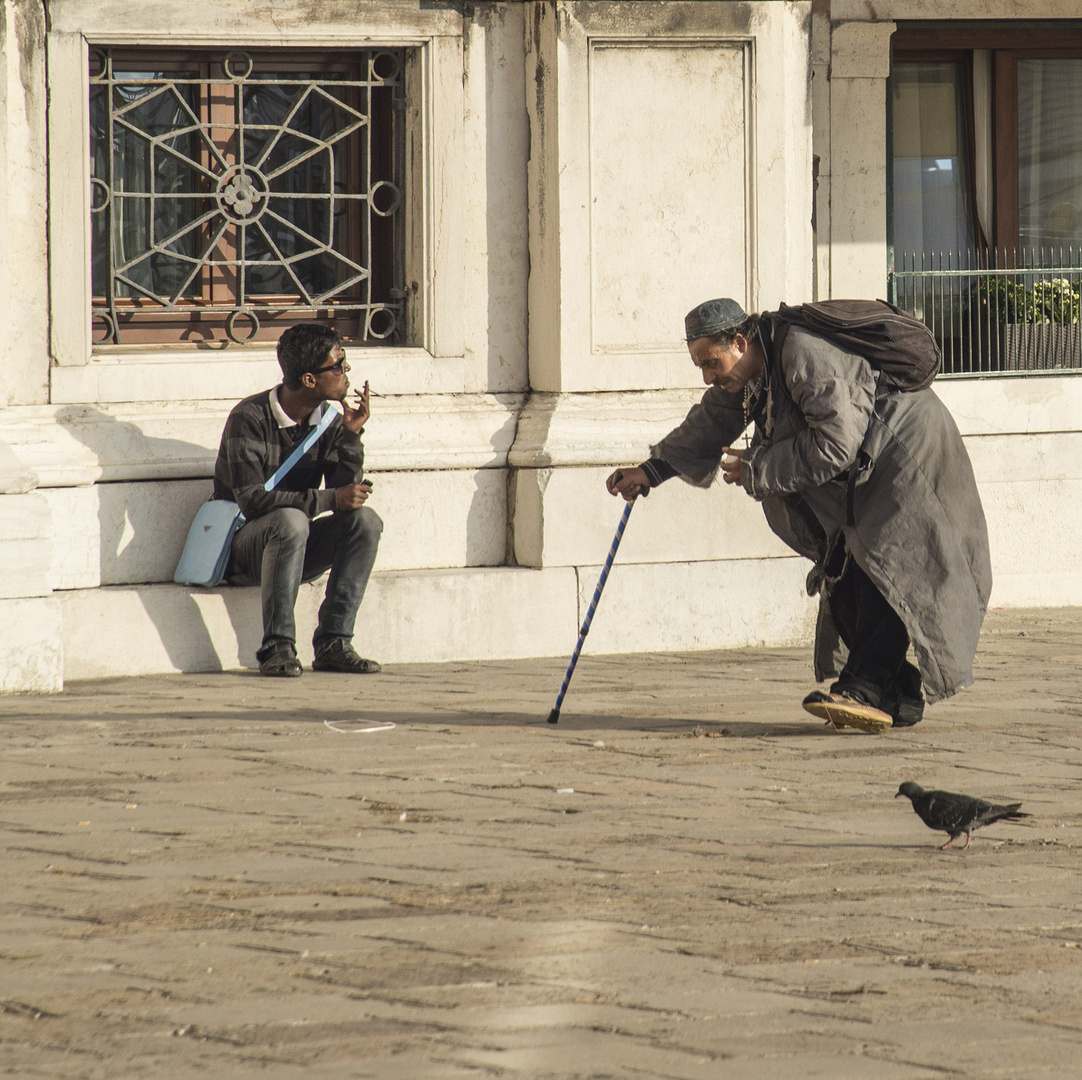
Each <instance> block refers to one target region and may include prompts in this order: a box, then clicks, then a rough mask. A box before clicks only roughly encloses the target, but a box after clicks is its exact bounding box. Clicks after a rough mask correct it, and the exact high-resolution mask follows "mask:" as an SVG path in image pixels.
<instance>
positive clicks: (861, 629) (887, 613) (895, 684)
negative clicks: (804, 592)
mask: <svg viewBox="0 0 1082 1080" xmlns="http://www.w3.org/2000/svg"><path fill="white" fill-rule="evenodd" d="M828 602H829V604H830V615H831V618H832V619H833V620H834V625H835V626H836V627H837V629H838V633H839V634H840V635H841V639H842V641H844V642H845V645H846V647H847V648H848V649H849V659H848V660H847V661H846V663H845V667H844V668H842V673H841V675H840V676H839V677H838V681H837V682H836V683H835V684H834V687H832V689H834V688H837V689H838V690H846V689H853V690H857V691H859V692H860V693H861V694H862V695H863V696H864V697H865V698H867V699H868V701H869V702H870V703H871V704H872V705H876V706H879V705H880V704H881V703H882V702H883V700H884V698H890V697H891V696H892V695H894V696H896V695H898V694H901V695H903V696H905V697H908V698H914V699H919V698H920V697H921V680H920V672H919V671H918V670H917V668H916V667H914V666H913V665H912V664H911V663H909V661H908V660H906V658H905V655H906V651H907V650H908V648H909V632H908V631H907V630H906V628H905V624H904V623H903V622H902V620H901V619H900V618H899V617H898V615H897V613H896V612H895V611H894V609H893V608H892V607H891V606H890V604H888V603H887V601H886V600H885V599H884V598H883V594H882V593H881V592H880V591H879V590H878V589H877V588H876V587H875V584H874V583H873V582H872V580H871V578H869V577H868V575H867V574H866V573H864V571H863V570H861V568H860V567H859V566H857V563H856V560H855V559H852V558H851V559H849V561H848V564H847V565H846V568H845V572H844V573H843V574H842V577H841V579H840V580H839V581H837V582H835V583H834V585H833V587H832V588H831V591H830V596H829V601H828Z"/></svg>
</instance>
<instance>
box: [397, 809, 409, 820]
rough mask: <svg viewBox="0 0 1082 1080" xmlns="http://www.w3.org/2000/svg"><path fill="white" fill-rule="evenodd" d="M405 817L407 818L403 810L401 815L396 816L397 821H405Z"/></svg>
mask: <svg viewBox="0 0 1082 1080" xmlns="http://www.w3.org/2000/svg"><path fill="white" fill-rule="evenodd" d="M407 816H408V813H407V811H405V810H403V811H402V813H401V814H399V815H398V820H399V821H405V820H406V818H407Z"/></svg>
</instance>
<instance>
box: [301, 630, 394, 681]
mask: <svg viewBox="0 0 1082 1080" xmlns="http://www.w3.org/2000/svg"><path fill="white" fill-rule="evenodd" d="M312 670H313V671H344V672H345V673H346V674H347V675H375V674H376V672H377V671H382V670H383V668H381V667H380V666H379V664H377V663H376V661H375V660H365V658H364V657H363V656H358V655H357V651H356V650H355V649H354V648H353V646H352V645H350V643H349V642H348V641H343V640H342V639H341V638H336V639H335V640H334V641H332V642H331V643H330V645H328V646H327V647H326V648H325V649H324V650H323V651H322V652H320V653H319V654H318V655H317V656H316V658H315V660H313V661H312Z"/></svg>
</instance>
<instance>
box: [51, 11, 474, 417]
mask: <svg viewBox="0 0 1082 1080" xmlns="http://www.w3.org/2000/svg"><path fill="white" fill-rule="evenodd" d="M152 9H153V5H148V4H146V3H144V2H142V0H118V2H116V3H113V4H110V5H100V4H98V3H97V2H96V0H57V2H56V4H55V10H54V11H53V18H52V29H51V30H50V31H49V32H48V33H47V35H46V80H47V86H48V94H49V108H48V113H47V131H48V139H49V147H50V153H49V160H48V192H49V209H50V213H49V222H48V248H49V292H50V296H49V317H50V354H51V363H50V367H51V371H50V400H51V401H52V402H53V403H54V404H73V403H77V404H83V403H94V402H103V403H109V402H131V401H146V402H158V401H173V400H190V399H204V398H215V399H222V400H226V399H230V398H232V399H234V400H235V399H236V398H237V397H240V396H244V395H245V394H248V393H252V392H253V391H254V390H255V389H258V388H259V387H260V386H261V385H266V384H267V383H268V382H271V381H273V380H274V379H275V378H277V377H278V375H279V373H278V371H277V363H276V362H275V356H274V349H273V345H272V344H269V343H266V342H255V343H251V344H247V345H232V344H231V345H230V346H229V348H228V349H225V350H223V349H222V348H221V346H220V345H217V346H210V345H200V344H187V345H183V346H176V345H113V346H94V345H93V344H92V328H91V320H90V312H91V274H90V258H91V243H90V239H91V238H90V205H91V202H90V200H91V190H90V187H91V185H90V158H89V152H88V148H89V145H90V143H89V107H88V104H89V103H88V88H89V54H90V49H91V48H93V47H95V46H102V45H109V46H113V47H118V48H119V47H135V48H140V47H146V48H151V47H161V48H175V47H178V46H185V45H191V46H193V47H220V48H229V47H237V46H240V47H242V48H251V49H253V50H257V49H261V48H273V47H288V48H291V49H298V50H301V49H320V50H322V49H328V50H340V49H342V48H357V49H371V48H378V47H381V46H386V47H388V48H394V49H405V50H406V65H405V79H406V98H407V107H406V117H405V121H406V148H405V157H406V162H407V173H406V179H405V187H406V189H407V190H406V205H407V211H408V212H407V215H406V219H405V242H404V245H403V246H404V260H405V275H404V278H405V284H406V288H408V289H409V290H410V292H411V294H412V297H413V302H411V303H409V304H408V305H407V311H408V319H407V325H406V326H405V328H404V333H405V335H406V341H407V342H409V344H406V345H389V346H380V347H378V348H372V349H366V350H365V355H366V361H365V365H366V371H367V372H368V373H369V377H370V378H372V380H373V382H374V383H378V385H380V387H381V389H383V390H384V391H385V392H388V393H404V392H409V391H414V392H417V391H420V392H425V393H460V392H463V390H464V389H465V386H466V384H467V376H466V364H465V357H464V351H465V350H464V310H465V308H466V303H465V282H464V275H463V274H462V265H463V251H464V230H463V225H462V221H461V215H460V214H458V213H456V212H455V210H456V208H457V207H458V206H459V205H460V202H461V187H462V172H463V164H462V163H463V144H464V136H463V49H462V36H463V30H462V16H461V13H460V12H457V11H454V10H451V9H443V8H433V9H425V10H417V9H412V8H407V7H406V6H396V7H394V8H392V9H390V10H389V11H388V10H386V9H384V8H383V7H382V5H381V6H380V10H377V8H376V6H375V5H373V6H372V7H371V8H370V9H367V8H366V9H363V10H361V11H359V12H358V11H356V10H352V9H351V13H350V18H349V20H348V21H347V20H346V19H345V16H341V17H336V16H335V12H334V11H333V10H331V11H329V13H328V14H327V16H326V17H324V18H323V19H322V20H320V19H318V18H313V16H312V14H311V9H310V6H309V5H307V4H301V3H296V2H293V0H282V2H281V3H280V4H279V5H278V6H277V7H276V15H277V18H276V20H275V22H274V23H270V22H269V21H268V20H266V19H264V18H260V17H258V14H257V13H248V12H240V11H238V10H236V9H233V8H230V7H229V6H227V5H222V6H219V7H217V8H212V9H209V10H208V9H205V8H197V7H196V6H195V5H191V6H190V8H186V9H184V10H183V11H180V12H178V13H177V17H176V18H175V19H174V20H172V23H171V25H170V26H169V27H168V29H163V27H162V25H161V21H160V18H159V17H158V16H157V15H156V14H155V12H154V11H153V10H152ZM435 192H439V193H440V197H439V198H436V197H434V194H433V193H435ZM211 362H212V363H213V364H214V365H215V367H214V373H213V375H211V374H210V372H209V371H208V368H207V365H208V363H211Z"/></svg>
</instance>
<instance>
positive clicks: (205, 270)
mask: <svg viewBox="0 0 1082 1080" xmlns="http://www.w3.org/2000/svg"><path fill="white" fill-rule="evenodd" d="M381 52H383V50H382V49H380V48H376V49H367V50H335V51H334V52H333V53H332V52H331V51H330V50H312V49H303V50H297V49H274V50H267V49H252V50H238V49H236V48H235V47H234V48H230V49H221V48H219V49H213V50H210V49H193V48H190V47H172V48H166V49H162V48H160V47H153V48H144V49H131V48H125V47H121V48H112V47H110V48H109V53H110V54H111V58H112V61H113V65H114V69H115V70H117V71H120V72H125V71H139V72H154V73H156V74H159V73H160V74H162V75H164V76H165V77H168V76H169V75H170V74H175V75H176V76H177V77H178V78H180V79H181V81H182V83H183V84H184V85H187V86H190V87H191V88H192V90H193V91H194V93H193V95H192V96H193V98H194V102H193V106H194V109H195V112H196V114H197V115H198V117H199V121H200V123H202V124H206V125H208V132H209V133H210V134H211V135H217V136H218V137H216V138H215V142H216V143H220V136H221V135H222V133H224V132H228V140H227V142H228V143H233V142H235V140H236V137H237V117H236V108H235V102H234V101H228V100H223V99H228V98H230V97H232V93H231V91H229V83H228V82H227V81H225V76H224V75H223V71H222V70H220V69H221V67H222V65H223V64H225V63H229V62H230V61H232V63H233V64H243V63H244V62H245V61H247V62H248V63H249V66H252V65H254V66H255V68H256V71H257V72H259V69H260V68H261V67H266V68H267V70H268V71H269V72H273V73H274V74H275V75H277V76H284V77H286V78H288V77H290V76H298V77H302V78H303V77H305V76H312V77H313V81H316V82H319V81H322V80H321V76H325V75H339V76H343V77H345V78H346V80H348V81H357V80H363V79H364V75H363V74H362V73H361V65H362V64H364V62H365V61H366V60H367V59H368V57H369V56H378V55H379V54H380V53H381ZM387 54H389V55H392V56H394V58H395V59H396V60H397V61H398V69H397V71H396V73H395V81H394V82H392V83H388V84H387V86H386V87H385V88H383V92H382V93H381V94H380V96H379V101H378V104H376V105H373V106H370V107H369V109H368V112H369V114H370V115H371V114H373V113H378V114H379V122H380V127H379V128H377V127H376V125H375V124H370V125H368V126H369V130H370V131H372V132H375V131H377V130H378V132H379V135H378V138H377V137H375V136H374V135H369V136H368V137H367V141H366V146H367V148H368V158H369V161H370V162H373V163H374V165H373V167H374V168H375V170H376V174H377V175H378V177H379V179H380V180H386V179H391V180H392V181H393V180H394V179H397V180H398V181H399V185H398V186H399V189H400V190H401V186H402V181H403V180H404V177H401V176H398V177H395V175H394V173H395V172H400V171H401V170H402V158H404V153H403V152H402V150H401V149H400V148H397V147H396V146H395V145H394V144H395V143H397V142H400V141H401V136H402V132H401V130H400V128H399V130H394V113H395V111H401V110H396V109H395V107H394V104H393V100H394V95H395V94H396V91H397V93H398V95H401V94H402V93H403V91H404V85H403V82H404V78H403V76H404V71H403V66H404V56H403V54H402V52H401V50H394V51H393V52H392V51H391V50H387ZM105 59H106V58H105V51H104V47H101V46H99V47H96V48H94V49H92V50H91V66H92V67H93V66H94V64H95V61H99V62H101V64H102V65H104V62H105ZM238 74H239V73H238ZM117 81H118V83H119V84H121V85H122V84H123V80H117ZM327 81H329V82H330V81H331V80H327ZM332 84H333V83H332ZM95 85H97V86H99V87H101V88H102V93H107V87H108V86H109V85H112V83H110V82H95V81H94V80H93V79H92V80H91V84H90V86H91V92H92V93H93V88H94V86H95ZM212 87H213V88H214V89H212ZM370 92H372V91H370ZM403 100H404V99H403ZM113 107H114V106H113V105H112V104H111V103H108V104H106V106H105V108H107V109H110V110H111V109H112V108H113ZM216 122H217V123H220V125H221V127H220V128H217V129H216V128H215V127H214V124H215V123H216ZM360 145H361V143H360V140H357V139H354V140H352V142H351V143H350V144H348V146H347V151H346V152H347V153H348V155H349V157H350V159H351V174H352V175H353V176H354V177H356V178H357V179H358V180H361V178H360V177H359V168H360V164H361V155H360V152H359V151H360ZM219 151H220V152H221V154H222V156H223V157H224V158H225V159H226V160H234V159H235V154H236V148H235V146H232V147H231V146H228V145H222V146H219ZM198 157H199V161H200V163H201V164H202V165H203V166H210V164H211V162H210V155H209V153H208V151H207V148H206V146H205V145H203V146H201V147H200V150H199V152H198ZM232 167H234V168H235V164H234V165H233V166H232ZM396 167H397V168H396ZM383 173H387V174H388V175H387V176H384V175H383ZM107 175H108V173H107ZM151 183H152V184H153V180H151ZM94 186H95V188H96V189H97V190H98V191H99V192H100V191H101V190H107V189H108V185H107V184H105V183H104V182H103V178H101V177H96V178H95V180H94ZM361 186H363V183H362V184H361ZM115 198H116V193H115V192H112V193H110V198H109V201H110V202H112V201H113V200H114V199H115ZM213 201H214V195H213V192H212V191H211V190H210V189H209V188H208V189H207V190H206V191H204V192H203V193H202V197H201V198H200V199H199V200H198V206H199V210H198V214H199V215H200V216H201V215H203V214H204V213H205V211H206V210H208V209H211V208H212V204H213ZM134 205H136V206H138V203H136V204H134ZM344 210H345V212H346V213H347V214H348V215H349V219H350V220H349V223H348V225H347V226H346V229H347V234H348V236H349V241H348V242H349V247H348V248H347V249H346V250H344V251H343V254H344V255H346V256H347V257H348V258H351V259H353V260H355V261H357V262H361V261H362V260H364V261H365V262H366V263H367V265H366V269H367V270H368V271H369V273H370V279H371V285H368V284H362V283H361V282H354V283H353V284H352V285H351V286H350V287H349V290H348V292H347V291H343V292H342V293H341V294H338V295H336V296H335V297H334V298H333V299H329V300H328V301H327V302H326V303H324V304H317V305H315V307H314V309H313V308H311V307H309V306H308V305H306V304H305V303H304V300H303V297H302V296H301V295H300V294H288V293H282V294H260V293H255V294H253V293H250V292H248V291H247V290H245V289H243V287H240V286H238V283H237V281H236V279H237V277H238V276H239V274H238V271H239V269H240V268H239V267H238V266H235V265H233V263H232V262H231V261H230V262H226V263H222V262H221V261H220V260H218V259H214V258H206V259H205V261H203V263H202V265H201V266H199V268H198V269H197V270H196V271H195V272H194V276H193V277H192V278H191V280H190V281H189V282H188V286H187V287H186V289H185V294H184V295H182V296H179V297H177V298H176V302H175V307H174V306H172V305H170V306H169V307H162V306H161V305H160V304H158V303H157V302H156V301H154V300H152V299H150V298H149V297H146V296H143V295H142V294H141V293H140V292H139V291H138V287H133V291H131V292H130V294H129V295H122V296H118V295H116V294H115V293H114V294H113V295H112V296H110V293H109V292H107V293H105V294H100V293H96V294H95V295H94V297H93V302H94V309H93V312H92V322H97V323H99V324H100V327H101V331H102V332H103V333H104V335H105V336H104V337H98V338H96V339H95V341H94V344H95V345H102V344H121V343H123V344H180V343H182V342H183V341H184V340H185V335H187V334H194V335H195V340H200V341H209V342H211V343H214V344H218V345H221V346H223V347H225V346H227V345H228V344H230V343H233V344H241V343H244V342H245V341H249V340H272V341H273V340H276V338H277V335H278V333H280V331H281V329H282V328H283V322H286V323H291V322H296V321H303V320H304V319H311V318H330V319H331V320H332V321H333V322H334V324H335V326H336V328H337V329H339V331H340V332H342V333H343V335H344V337H345V338H346V339H347V341H351V342H352V343H354V344H369V345H372V346H382V345H384V344H385V342H384V341H383V340H381V337H389V336H390V334H383V335H381V333H380V331H381V329H382V328H381V327H380V326H379V325H378V324H377V325H375V326H373V327H372V331H373V333H372V338H371V340H370V341H367V342H365V341H364V338H365V336H366V331H367V330H368V329H369V323H370V322H375V316H372V315H369V316H368V317H366V315H365V313H364V312H363V311H361V312H357V311H353V313H350V312H349V311H346V312H342V313H340V314H339V313H336V309H337V308H339V307H340V306H341V305H343V304H345V305H347V306H349V305H350V303H351V301H352V303H353V304H356V303H358V302H360V301H361V300H362V298H365V297H366V298H367V305H366V306H368V307H371V306H372V305H380V306H382V305H387V307H389V308H392V309H395V308H397V309H398V310H399V311H400V312H401V308H402V306H403V305H402V304H401V299H402V298H403V296H404V295H406V294H405V293H404V291H401V292H400V294H399V296H398V297H397V298H396V297H395V296H394V295H393V290H396V289H398V290H400V288H401V282H400V280H399V279H400V277H401V274H402V271H403V265H402V264H403V259H402V243H403V235H404V230H403V229H402V227H401V226H402V217H403V216H404V212H405V208H404V207H399V210H400V212H399V213H396V214H395V215H393V217H391V218H390V219H386V218H382V217H379V216H378V215H373V217H374V220H372V221H370V222H368V223H367V227H365V223H364V221H363V219H364V211H363V209H362V208H361V206H359V204H358V201H357V200H356V199H350V200H349V201H347V202H346V203H345V206H344ZM93 212H94V213H95V214H98V213H102V212H103V211H101V210H94V211H93ZM395 219H397V220H395ZM105 220H109V219H108V218H106V219H105ZM209 224H210V223H209V222H207V223H204V224H203V225H202V226H200V227H199V229H198V231H197V232H196V233H195V236H196V237H197V238H198V239H197V246H198V247H203V246H204V245H205V243H206V241H207V239H208V235H209V234H208V228H209ZM369 229H371V231H372V233H373V234H374V236H375V239H374V240H372V239H369V241H368V243H369V248H368V258H367V259H366V260H365V259H364V256H365V251H364V247H363V245H364V243H365V240H364V235H365V234H366V233H368V231H369ZM377 230H378V232H377ZM185 232H186V233H187V232H189V230H185ZM240 233H241V226H240V225H239V224H238V223H237V221H236V220H234V219H228V217H227V220H226V222H225V223H224V232H223V234H222V236H221V238H220V239H219V240H218V242H217V243H216V244H215V245H214V247H215V251H216V253H220V254H221V255H223V256H224V257H226V258H227V259H229V260H233V259H236V258H237V257H238V255H237V240H238V238H239V235H240ZM106 250H107V252H108V253H109V254H112V251H113V248H112V245H111V244H108V242H107V244H106ZM332 250H335V251H342V246H341V245H338V244H335V245H334V247H333V248H332ZM92 255H93V252H92ZM146 257H147V256H145V255H144V256H143V258H146ZM140 261H141V260H140ZM108 276H110V277H113V276H114V275H113V272H112V263H111V261H110V267H109V275H108ZM230 278H233V279H234V280H233V281H232V282H231V281H230V280H229V279H230ZM92 285H93V282H92ZM396 299H397V300H398V301H399V302H398V303H396V302H395V301H396ZM223 307H228V308H232V309H233V314H227V313H225V312H220V311H219V310H218V309H221V308H223ZM283 309H287V310H283ZM238 312H239V313H240V315H239V317H235V315H236V313H238ZM377 314H378V313H377ZM133 316H134V318H133ZM403 320H404V313H402V317H401V318H400V317H399V316H398V315H396V316H395V317H394V324H395V331H396V332H397V333H398V336H399V337H401V331H400V329H399V327H400V325H401V323H402V322H403ZM95 329H97V328H95ZM351 331H353V332H352V333H351ZM357 331H359V333H358V332H357ZM207 333H209V335H210V336H209V337H207V336H206V334H207ZM110 338H113V339H119V340H110Z"/></svg>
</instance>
